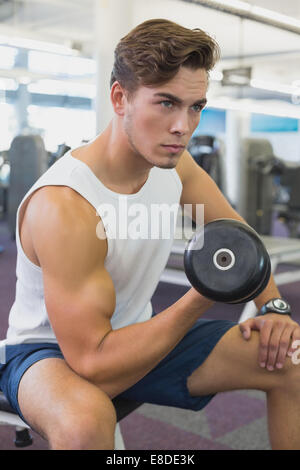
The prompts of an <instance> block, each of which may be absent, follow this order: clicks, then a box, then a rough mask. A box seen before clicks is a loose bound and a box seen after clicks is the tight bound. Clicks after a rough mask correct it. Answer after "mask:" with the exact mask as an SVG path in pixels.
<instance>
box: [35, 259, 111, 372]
mask: <svg viewBox="0 0 300 470" xmlns="http://www.w3.org/2000/svg"><path fill="white" fill-rule="evenodd" d="M74 268H76V266H74ZM43 279H44V295H45V304H46V309H47V312H48V316H49V320H50V323H51V326H52V328H53V331H54V333H55V336H56V338H57V341H58V344H59V346H60V348H61V350H62V353H63V355H64V357H65V359H66V361H67V363H68V364H69V365H70V367H71V368H73V369H74V370H75V371H76V372H78V373H81V372H82V368H83V366H84V364H85V358H86V357H88V356H89V354H90V353H91V352H92V351H96V350H97V348H98V346H99V344H100V343H101V341H102V340H103V338H104V337H105V336H106V335H107V334H108V333H109V332H110V331H111V329H112V328H111V322H110V320H111V316H112V314H113V312H114V309H115V291H114V286H113V282H112V280H111V278H110V276H109V274H108V273H107V271H106V270H105V269H104V268H103V269H97V270H95V271H93V272H91V273H90V274H89V275H88V276H87V278H86V279H82V281H81V282H78V283H77V284H76V286H74V287H75V288H73V287H72V288H70V286H69V285H68V284H67V283H65V282H63V280H61V279H59V277H57V276H55V273H49V272H47V269H45V270H44V274H43Z"/></svg>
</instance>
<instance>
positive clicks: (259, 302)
mask: <svg viewBox="0 0 300 470" xmlns="http://www.w3.org/2000/svg"><path fill="white" fill-rule="evenodd" d="M275 297H281V294H280V292H279V290H278V288H277V286H276V284H275V281H274V277H273V275H271V277H270V280H269V282H268V285H267V287H266V288H265V289H264V290H263V291H262V293H261V294H260V295H259V296H258V297H256V299H255V300H254V302H255V305H256V307H257V310H260V309H261V307H262V306H263V305H264V304H265V303H266V302H268V300H270V299H273V298H275Z"/></svg>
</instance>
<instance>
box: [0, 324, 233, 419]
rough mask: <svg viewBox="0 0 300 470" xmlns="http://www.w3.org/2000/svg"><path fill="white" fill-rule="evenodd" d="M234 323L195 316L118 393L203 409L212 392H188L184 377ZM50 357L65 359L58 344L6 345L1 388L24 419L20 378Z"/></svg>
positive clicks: (1, 365) (0, 376) (152, 401)
mask: <svg viewBox="0 0 300 470" xmlns="http://www.w3.org/2000/svg"><path fill="white" fill-rule="evenodd" d="M236 324H237V323H235V322H232V321H227V320H206V319H200V320H198V321H197V322H196V323H195V325H194V326H193V327H192V328H191V329H190V330H189V332H188V333H187V334H186V335H185V337H184V338H183V339H182V340H181V341H180V342H179V343H178V344H177V346H176V347H175V348H174V349H173V350H172V351H171V352H170V353H169V354H168V355H167V356H166V357H165V358H164V359H163V360H162V361H161V362H160V363H159V364H158V365H157V366H156V367H155V368H154V369H152V370H151V371H150V372H149V373H148V374H147V375H146V376H145V377H143V378H142V379H141V380H140V381H139V382H137V383H136V384H135V385H133V386H132V387H131V388H129V389H128V390H126V391H125V392H123V393H122V394H120V397H125V398H128V399H131V400H135V401H138V402H143V403H153V404H157V405H164V406H173V407H177V408H184V409H189V410H195V411H196V410H200V409H202V408H203V407H204V406H206V405H207V404H208V402H209V401H210V400H211V399H212V398H213V397H214V395H205V396H200V397H192V396H190V394H189V392H188V388H187V378H188V377H189V376H190V375H191V374H192V373H193V371H194V370H195V369H197V367H199V366H200V365H201V364H202V363H203V362H204V361H205V359H206V358H207V356H208V355H209V354H210V352H211V351H212V350H213V348H214V346H215V345H216V344H217V342H218V341H219V340H220V339H221V337H222V336H223V335H224V334H225V333H226V332H227V331H228V330H229V329H230V328H232V327H233V326H235V325H236ZM50 357H58V358H61V359H64V357H63V354H62V352H61V350H60V348H59V346H58V344H52V343H36V344H33V343H31V344H19V345H14V346H6V363H5V364H0V389H1V391H2V392H3V393H4V395H5V396H6V398H7V399H8V401H9V403H10V405H11V407H12V408H13V409H14V410H15V411H16V412H17V413H18V415H19V416H20V417H21V418H22V419H23V421H25V422H26V420H25V418H24V416H23V415H22V412H21V410H20V408H19V404H18V388H19V383H20V380H21V378H22V375H23V374H24V373H25V372H26V370H27V369H28V368H29V367H30V366H31V365H33V364H34V363H35V362H38V361H40V360H42V359H45V358H50ZM33 396H34V390H33ZM27 424H28V423H27Z"/></svg>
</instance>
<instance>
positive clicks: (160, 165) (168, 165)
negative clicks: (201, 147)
mask: <svg viewBox="0 0 300 470" xmlns="http://www.w3.org/2000/svg"><path fill="white" fill-rule="evenodd" d="M155 166H157V168H165V169H170V168H175V167H176V166H177V161H176V162H175V161H173V162H167V163H161V162H158V163H156V164H155Z"/></svg>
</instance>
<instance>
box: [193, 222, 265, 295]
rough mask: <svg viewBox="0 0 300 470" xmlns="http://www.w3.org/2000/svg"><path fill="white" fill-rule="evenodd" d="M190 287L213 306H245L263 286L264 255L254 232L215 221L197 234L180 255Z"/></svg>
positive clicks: (228, 223)
mask: <svg viewBox="0 0 300 470" xmlns="http://www.w3.org/2000/svg"><path fill="white" fill-rule="evenodd" d="M184 269H185V273H186V276H187V278H188V280H189V281H190V283H191V285H192V286H193V287H194V288H195V289H196V290H197V291H198V292H199V293H200V294H202V295H203V296H204V297H207V298H208V299H211V300H214V301H216V302H224V303H229V304H238V303H244V302H249V301H250V300H253V299H254V298H255V297H257V296H258V295H259V294H260V293H261V292H262V291H263V290H264V289H265V288H266V286H267V284H268V282H269V279H270V275H271V262H270V258H269V255H268V252H267V250H266V248H265V246H264V244H263V242H262V240H261V239H260V237H259V235H258V234H257V232H256V231H255V230H254V229H253V228H251V227H249V225H247V224H246V223H243V222H240V221H238V220H235V219H216V220H214V221H212V222H209V223H207V224H206V225H204V226H203V227H202V228H200V229H199V230H197V231H196V232H195V234H194V235H193V237H192V238H191V239H190V240H189V241H188V243H187V246H186V249H185V252H184Z"/></svg>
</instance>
